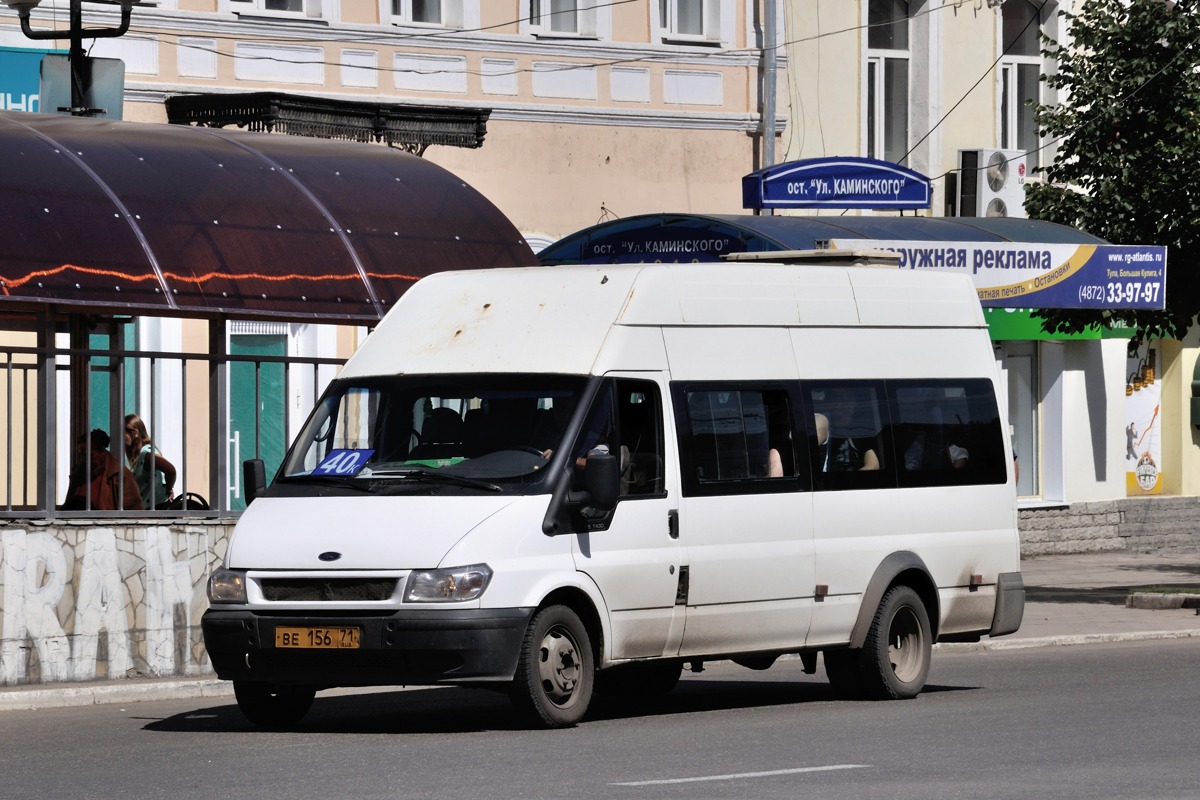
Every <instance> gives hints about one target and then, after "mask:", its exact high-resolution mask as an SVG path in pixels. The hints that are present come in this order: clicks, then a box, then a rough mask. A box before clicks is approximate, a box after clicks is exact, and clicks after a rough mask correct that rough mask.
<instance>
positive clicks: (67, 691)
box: [0, 678, 233, 713]
mask: <svg viewBox="0 0 1200 800" xmlns="http://www.w3.org/2000/svg"><path fill="white" fill-rule="evenodd" d="M232 696H233V684H232V683H230V682H229V681H222V680H217V679H216V678H204V679H200V680H187V679H176V678H169V679H163V680H146V681H119V682H114V683H97V684H73V685H70V686H62V687H55V688H42V687H38V686H34V687H21V688H17V689H0V713H3V712H5V711H37V710H38V709H43V708H78V707H80V706H99V705H114V704H117V703H138V702H141V701H143V700H180V699H183V698H191V697H232Z"/></svg>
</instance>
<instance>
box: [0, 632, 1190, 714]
mask: <svg viewBox="0 0 1200 800" xmlns="http://www.w3.org/2000/svg"><path fill="white" fill-rule="evenodd" d="M1156 639H1200V629H1196V630H1183V631H1144V632H1139V633H1089V634H1076V635H1072V636H1043V637H1038V638H1029V639H1008V640H1005V639H996V640H994V641H993V640H988V641H981V642H966V643H960V642H947V643H945V644H935V645H934V646H933V649H934V651H935V652H941V653H979V652H986V651H989V650H1025V649H1029V648H1034V647H1069V646H1074V645H1085V644H1110V643H1112V642H1145V641H1153V640H1156ZM784 658H787V656H785V657H784ZM397 688H399V687H397ZM232 696H233V684H232V683H230V682H229V681H222V680H218V679H216V678H202V679H191V680H189V679H180V678H164V679H161V680H154V679H151V680H139V681H115V682H112V683H97V684H72V685H69V686H61V687H55V688H41V687H38V686H32V687H17V688H13V689H3V688H0V713H3V712H5V711H37V710H39V709H45V708H79V707H82V706H98V705H116V704H119V703H138V702H142V701H144V700H182V699H186V698H202V697H220V698H227V697H232Z"/></svg>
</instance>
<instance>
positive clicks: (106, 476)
mask: <svg viewBox="0 0 1200 800" xmlns="http://www.w3.org/2000/svg"><path fill="white" fill-rule="evenodd" d="M109 441H110V439H109V436H108V434H107V433H105V432H104V431H103V430H101V429H100V428H96V429H95V430H93V431H92V432H91V433H89V434H87V435H85V436H81V437H79V442H78V450H77V455H76V461H75V465H74V466H73V467H72V468H71V476H70V479H69V482H68V484H67V497H66V500H65V501H64V502H63V504H62V505H61V506H59V509H60V510H62V511H116V510H118V509H124V510H126V511H135V510H139V509H141V508H143V506H142V495H141V492H139V491H138V485H137V481H136V480H135V479H134V477H133V473H132V472H131V471H130V470H129V468H128V467H126V466H124V465H122V464H121V463H120V462H119V461H118V460H117V458H116V457H115V456H114V455H113V454H112V453H110V452H109V451H108V444H109ZM89 464H90V469H89V466H88V465H89ZM89 478H90V479H91V480H90V482H89V480H88V479H89Z"/></svg>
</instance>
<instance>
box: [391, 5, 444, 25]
mask: <svg viewBox="0 0 1200 800" xmlns="http://www.w3.org/2000/svg"><path fill="white" fill-rule="evenodd" d="M392 19H393V21H395V22H419V23H423V24H425V25H442V24H444V23H443V18H442V0H392Z"/></svg>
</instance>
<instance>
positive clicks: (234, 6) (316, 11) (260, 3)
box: [219, 0, 337, 22]
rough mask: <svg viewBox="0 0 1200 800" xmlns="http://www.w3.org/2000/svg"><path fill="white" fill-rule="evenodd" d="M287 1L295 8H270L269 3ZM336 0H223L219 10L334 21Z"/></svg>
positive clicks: (260, 15)
mask: <svg viewBox="0 0 1200 800" xmlns="http://www.w3.org/2000/svg"><path fill="white" fill-rule="evenodd" d="M277 1H278V2H286V3H287V4H289V5H295V6H296V8H295V9H278V8H268V4H269V3H274V2H277ZM336 7H337V4H336V2H335V0H221V3H220V6H219V10H220V11H223V12H225V13H229V14H237V15H239V16H249V17H270V18H273V19H276V18H277V19H296V20H300V19H313V20H323V21H326V22H331V21H334V18H335V16H336V13H335V8H336Z"/></svg>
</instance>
